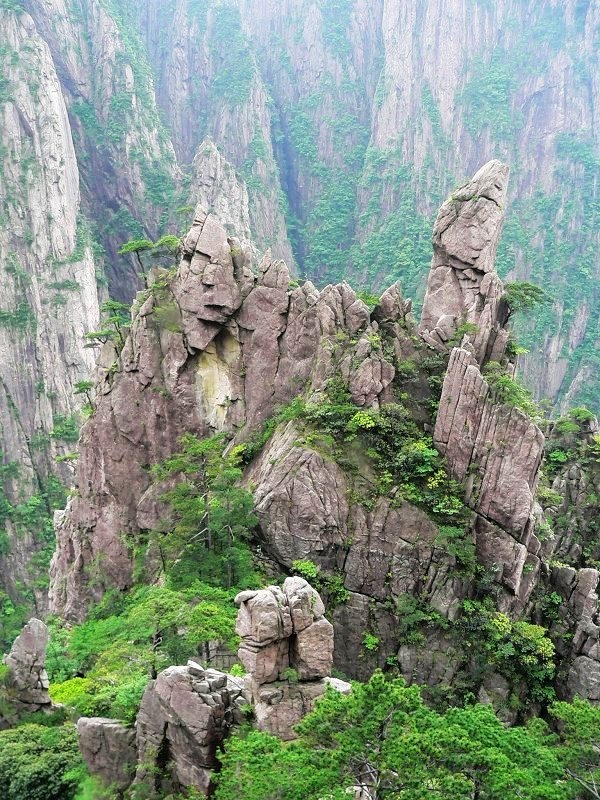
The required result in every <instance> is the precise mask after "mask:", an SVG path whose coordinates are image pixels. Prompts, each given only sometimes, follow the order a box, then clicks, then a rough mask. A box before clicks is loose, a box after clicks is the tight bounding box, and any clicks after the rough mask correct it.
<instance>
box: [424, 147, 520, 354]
mask: <svg viewBox="0 0 600 800" xmlns="http://www.w3.org/2000/svg"><path fill="white" fill-rule="evenodd" d="M507 191H508V167H507V166H506V165H505V164H502V163H501V162H500V161H490V162H488V163H487V164H485V165H484V166H483V167H481V169H480V170H479V171H478V172H477V173H476V174H475V175H474V176H473V178H472V179H471V180H470V181H468V182H467V183H465V184H464V185H463V186H460V187H459V188H458V189H457V190H456V191H454V192H453V193H452V194H451V195H450V197H449V198H448V200H446V202H445V203H444V204H443V205H442V207H441V208H440V211H439V213H438V216H437V219H436V222H435V226H434V228H433V260H432V263H431V270H430V272H429V279H428V282H427V293H426V295H425V301H424V303H423V311H422V314H421V323H420V327H419V330H420V333H421V336H423V338H424V339H425V341H426V342H428V343H429V344H431V345H432V346H433V347H435V348H436V349H441V350H447V349H448V348H449V347H451V345H452V343H455V341H456V338H457V336H459V337H460V338H462V335H461V334H462V333H463V329H464V333H465V335H466V337H467V338H466V340H465V341H466V342H469V343H470V344H471V345H472V347H473V349H474V353H475V357H476V359H477V362H478V363H479V364H480V365H481V364H483V363H484V362H485V361H486V360H490V359H493V360H495V361H499V360H500V358H501V357H502V355H503V354H504V349H505V347H506V341H507V334H506V331H505V330H504V326H505V324H506V322H507V320H508V307H507V305H506V303H505V302H504V301H503V299H502V295H503V286H502V281H501V280H500V278H499V277H498V275H497V273H496V272H495V271H494V263H495V259H496V250H497V247H498V241H499V239H500V232H501V230H502V223H503V221H504V213H505V203H506V195H507ZM467 326H469V327H467Z"/></svg>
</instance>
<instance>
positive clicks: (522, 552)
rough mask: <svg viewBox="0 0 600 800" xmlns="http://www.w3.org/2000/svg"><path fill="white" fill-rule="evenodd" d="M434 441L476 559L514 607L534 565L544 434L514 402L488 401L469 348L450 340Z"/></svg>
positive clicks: (520, 603) (524, 596)
mask: <svg viewBox="0 0 600 800" xmlns="http://www.w3.org/2000/svg"><path fill="white" fill-rule="evenodd" d="M434 442H435V444H436V446H437V447H438V448H439V450H440V451H441V452H442V453H443V454H444V455H445V456H446V461H447V463H448V467H449V469H450V471H451V473H452V474H453V475H454V477H455V478H456V479H457V480H459V481H461V482H464V483H465V487H466V495H465V500H466V502H467V504H468V505H469V506H470V508H472V509H473V511H474V512H475V518H474V520H473V529H474V533H475V542H476V548H477V556H478V559H479V561H480V563H482V564H483V565H484V566H485V567H486V568H488V569H490V570H492V571H493V572H495V574H496V579H497V580H498V582H499V583H500V584H501V585H502V586H503V587H504V588H505V589H507V590H508V592H509V594H510V595H513V596H514V602H515V603H516V606H515V608H514V610H515V611H517V613H519V612H520V611H522V610H523V608H524V607H525V605H526V604H527V601H528V600H529V596H530V594H531V591H532V590H533V588H534V587H535V583H536V578H537V573H538V571H539V569H540V559H539V557H538V556H539V552H540V542H539V540H538V538H537V537H536V535H535V533H534V528H535V520H534V516H533V509H534V498H535V491H536V487H537V481H538V476H539V469H540V465H541V460H542V455H543V451H544V436H543V434H542V432H541V431H540V429H539V428H538V427H537V426H536V425H535V424H534V423H533V422H532V421H531V420H530V419H529V417H528V416H527V415H526V414H525V413H523V412H522V411H520V410H519V409H518V408H516V407H514V406H510V405H502V404H499V403H496V402H495V401H494V398H493V396H492V393H491V392H490V389H489V386H488V384H487V381H486V380H485V378H484V377H483V375H482V374H481V372H480V370H479V366H478V365H477V363H476V362H475V360H474V358H473V356H472V354H471V353H470V352H469V351H468V350H466V349H461V348H454V350H453V351H452V353H451V355H450V360H449V363H448V369H447V371H446V375H445V378H444V385H443V388H442V396H441V399H440V406H439V411H438V415H437V419H436V425H435V432H434ZM507 602H513V601H512V600H511V601H509V600H508V599H507V598H505V600H504V603H503V605H504V604H506V603H507Z"/></svg>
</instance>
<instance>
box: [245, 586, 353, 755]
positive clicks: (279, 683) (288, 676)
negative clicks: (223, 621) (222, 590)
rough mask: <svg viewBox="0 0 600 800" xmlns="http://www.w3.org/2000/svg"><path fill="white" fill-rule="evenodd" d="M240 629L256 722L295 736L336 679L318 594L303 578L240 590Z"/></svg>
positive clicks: (284, 735)
mask: <svg viewBox="0 0 600 800" xmlns="http://www.w3.org/2000/svg"><path fill="white" fill-rule="evenodd" d="M235 601H236V603H237V604H239V606H240V611H239V613H238V619H237V625H236V632H237V633H238V634H239V635H240V636H241V637H242V643H241V646H240V649H239V651H238V656H239V659H240V661H241V662H242V664H243V665H244V666H245V667H246V669H247V671H248V675H247V677H246V692H247V694H248V696H249V698H250V700H251V702H252V705H253V706H254V714H255V718H256V727H257V728H258V729H259V730H261V731H267V732H268V733H272V734H274V735H276V736H279V737H280V738H281V739H285V740H289V739H294V738H295V735H296V734H295V733H294V726H295V725H296V724H297V723H298V722H300V720H301V719H302V718H303V717H304V716H305V715H306V714H308V713H309V711H312V709H313V707H314V704H315V700H316V699H317V698H318V697H320V696H321V695H322V694H324V693H325V691H326V689H327V686H328V685H330V684H332V685H334V686H335V688H337V689H338V690H339V691H343V692H348V691H350V685H349V684H347V683H344V682H343V681H335V680H333V679H332V678H331V677H330V675H331V666H332V664H333V625H332V624H331V623H330V622H329V621H328V620H327V619H325V616H324V613H325V606H324V605H323V602H322V600H321V598H320V597H319V594H318V593H317V592H316V591H315V590H314V589H313V588H312V586H311V585H310V584H309V583H307V581H305V580H304V579H303V578H287V579H286V580H285V582H284V584H283V588H282V589H280V588H279V587H278V586H269V587H267V588H266V589H262V590H260V591H246V592H241V593H240V594H239V595H238V596H237V597H236V600H235Z"/></svg>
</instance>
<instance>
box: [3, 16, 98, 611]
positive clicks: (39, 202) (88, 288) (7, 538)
mask: <svg viewBox="0 0 600 800" xmlns="http://www.w3.org/2000/svg"><path fill="white" fill-rule="evenodd" d="M0 18H1V25H0V27H1V30H2V36H3V41H4V47H3V50H2V56H3V71H2V93H1V104H0V115H1V117H2V126H1V128H2V132H1V134H0V137H1V149H2V177H1V180H0V202H1V204H2V217H3V224H2V226H1V230H0V270H1V271H2V276H3V279H2V281H1V286H0V326H1V328H2V331H1V333H2V335H1V337H0V354H1V358H0V419H1V426H2V479H3V480H2V495H1V496H2V528H3V529H4V531H3V533H2V547H1V548H0V553H1V556H0V575H1V576H2V586H3V588H4V589H5V590H6V591H7V592H8V594H9V596H11V597H12V598H13V599H16V598H18V597H20V596H22V592H23V591H24V590H25V589H26V588H27V587H33V588H31V592H32V595H33V596H32V597H31V598H30V599H32V600H34V601H35V603H36V605H37V606H38V607H39V608H40V609H41V610H43V609H44V607H45V597H44V595H45V590H44V587H43V581H40V580H39V578H40V575H39V572H40V568H41V570H42V572H43V570H44V566H43V564H42V565H41V567H40V565H39V564H35V563H33V562H32V559H34V556H35V555H36V553H38V552H39V551H40V550H43V549H44V548H45V549H46V550H47V549H48V547H52V538H53V537H52V534H51V524H50V526H49V522H48V521H49V518H51V513H52V508H53V507H57V506H56V504H57V503H58V504H59V505H61V504H62V503H63V501H64V495H62V494H61V490H62V487H61V485H60V484H59V483H58V482H57V480H56V477H55V476H56V474H57V473H58V476H59V477H61V478H62V479H64V480H65V482H66V481H70V480H71V476H70V471H69V469H68V468H67V467H66V466H63V467H62V468H59V467H57V466H56V463H55V458H56V457H58V456H60V455H62V454H64V453H65V452H67V453H68V452H69V451H70V450H72V449H73V440H74V439H75V440H76V438H77V431H76V429H74V428H73V424H72V422H71V423H70V420H71V415H72V414H73V413H74V412H75V411H76V408H77V407H78V405H79V403H78V401H77V400H76V399H75V398H74V396H73V387H74V384H75V383H76V382H77V381H79V380H82V379H84V378H87V376H88V374H89V371H90V370H91V369H92V367H93V358H92V354H91V352H90V351H89V350H85V349H84V339H83V336H84V334H85V333H86V332H87V331H89V330H90V329H93V328H97V326H98V317H99V300H98V291H97V288H96V277H95V270H94V260H93V257H92V251H91V241H90V236H89V226H88V223H87V221H86V219H85V217H84V215H83V213H82V209H81V204H80V195H79V171H78V166H77V160H76V156H75V150H74V146H73V141H72V137H71V129H70V126H69V121H68V116H67V110H66V107H65V103H64V100H63V96H62V94H61V90H60V83H59V80H58V77H57V74H56V71H55V68H54V64H53V61H52V58H51V55H50V52H49V50H48V47H47V45H46V43H45V42H44V40H43V39H42V38H41V37H40V36H39V34H38V32H37V31H36V28H35V26H34V24H33V22H32V20H31V19H30V18H29V17H28V16H27V15H20V16H18V15H16V14H14V13H12V12H9V11H0ZM36 583H37V584H38V588H37V589H36V588H35V586H36Z"/></svg>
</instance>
